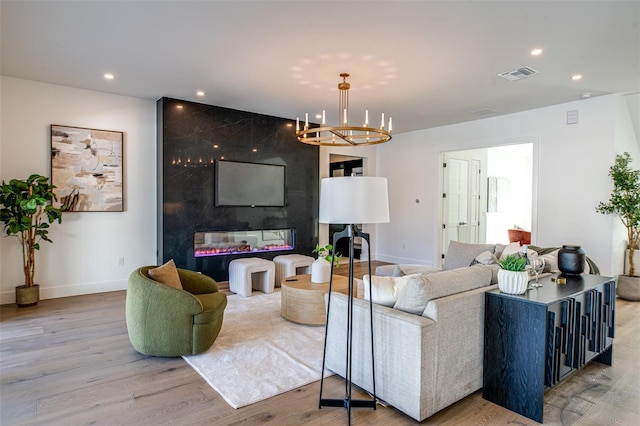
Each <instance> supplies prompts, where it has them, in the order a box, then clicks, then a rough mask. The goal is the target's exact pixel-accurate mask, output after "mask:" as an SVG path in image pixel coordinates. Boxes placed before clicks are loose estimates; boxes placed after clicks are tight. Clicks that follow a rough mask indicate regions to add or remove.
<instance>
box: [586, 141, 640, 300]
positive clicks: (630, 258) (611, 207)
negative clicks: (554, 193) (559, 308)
mask: <svg viewBox="0 0 640 426" xmlns="http://www.w3.org/2000/svg"><path fill="white" fill-rule="evenodd" d="M630 163H631V155H629V153H628V152H625V153H623V154H622V155H616V161H615V163H614V164H613V166H611V167H610V168H609V176H610V177H611V179H612V180H613V190H612V191H611V196H610V197H609V201H607V202H606V203H603V202H600V204H598V206H597V207H596V211H597V212H598V213H602V214H611V215H615V216H618V217H619V218H620V220H621V221H622V224H623V225H624V226H625V228H627V244H628V249H627V253H626V254H627V264H628V266H629V269H628V271H627V272H626V274H622V275H618V280H617V283H616V292H617V293H618V296H620V297H621V298H623V299H627V300H640V276H637V274H636V268H635V264H634V253H635V251H636V250H638V245H639V244H640V170H633V169H632V168H631V167H630V166H629V164H630Z"/></svg>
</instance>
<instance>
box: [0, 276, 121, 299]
mask: <svg viewBox="0 0 640 426" xmlns="http://www.w3.org/2000/svg"><path fill="white" fill-rule="evenodd" d="M127 282H128V281H127V280H126V279H125V280H118V281H102V282H96V283H82V284H70V285H65V286H55V287H42V286H41V287H40V300H45V299H57V298H59V297H69V296H81V295H83V294H93V293H106V292H109V291H117V290H126V289H127ZM9 303H16V293H15V290H14V291H3V292H2V293H0V304H2V305H6V304H9Z"/></svg>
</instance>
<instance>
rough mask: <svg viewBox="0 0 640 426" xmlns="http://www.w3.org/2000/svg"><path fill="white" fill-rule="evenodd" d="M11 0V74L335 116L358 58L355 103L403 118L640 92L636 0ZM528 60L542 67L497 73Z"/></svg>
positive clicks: (402, 121)
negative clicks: (344, 79)
mask: <svg viewBox="0 0 640 426" xmlns="http://www.w3.org/2000/svg"><path fill="white" fill-rule="evenodd" d="M0 14H1V28H0V31H1V32H0V36H1V54H2V56H1V63H0V66H1V73H2V75H5V76H10V77H17V78H22V79H28V80H35V81H41V82H47V83H53V84H60V85H64V86H71V87H77V88H82V89H89V90H96V91H100V92H107V93H114V94H120V95H126V96H133V97H137V98H144V99H149V100H154V101H155V100H157V99H159V98H160V97H163V96H166V97H172V98H177V99H184V100H190V101H195V102H201V103H206V104H211V105H217V106H223V107H228V108H235V109H239V110H244V111H251V112H257V113H263V114H268V115H273V116H279V117H285V118H291V119H295V118H296V117H297V116H300V117H304V113H305V112H308V113H309V114H310V118H311V119H312V118H313V116H314V114H317V113H321V111H322V110H323V109H326V110H327V121H328V123H329V124H332V123H334V122H335V121H337V109H338V92H337V84H338V82H339V81H340V78H339V76H338V75H339V74H340V73H341V72H348V73H350V74H351V77H350V78H349V80H348V81H349V82H350V83H351V92H350V93H351V95H350V115H351V117H359V116H360V115H361V116H362V120H363V121H364V110H365V109H368V110H369V114H370V116H371V117H379V116H380V114H381V113H382V112H384V113H386V115H387V117H389V116H392V117H393V128H394V132H395V133H402V132H407V131H412V130H417V129H424V128H429V127H434V126H441V125H446V124H452V123H458V122H464V121H469V120H474V119H478V118H485V117H489V116H495V115H502V114H508V113H513V112H518V111H523V110H528V109H533V108H539V107H544V106H549V105H554V104H559V103H564V102H569V101H575V100H579V99H581V98H582V97H583V96H584V97H586V96H592V97H595V96H600V95H605V94H610V93H635V92H638V91H640V24H639V21H640V1H629V2H614V1H581V2H580V1H510V2H508V1H495V2H490V1H374V2H369V1H350V2H347V1H312V0H306V1H302V0H299V1H269V0H263V1H251V2H249V1H199V2H178V1H82V2H80V1H71V2H62V1H15V2H13V1H5V0H2V1H1V2H0ZM533 48H542V49H543V53H542V54H541V55H539V56H532V55H531V53H530V52H531V50H532V49H533ZM525 66H526V67H530V68H532V69H534V70H536V71H538V72H539V74H535V75H532V76H529V77H527V78H524V79H521V80H517V81H507V80H505V79H503V78H500V77H498V74H499V73H501V72H504V71H510V70H513V69H516V68H520V67H525ZM106 72H110V73H113V74H114V76H115V78H114V79H113V80H110V81H108V80H105V79H104V78H103V74H104V73H106ZM574 74H581V75H582V76H583V77H582V79H581V80H575V81H574V80H572V79H571V77H572V75H574ZM198 90H202V91H204V92H205V95H204V96H201V97H200V96H197V95H196V91H198ZM371 121H372V122H374V120H371ZM358 124H359V123H358Z"/></svg>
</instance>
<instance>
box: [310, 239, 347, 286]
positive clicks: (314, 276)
mask: <svg viewBox="0 0 640 426" xmlns="http://www.w3.org/2000/svg"><path fill="white" fill-rule="evenodd" d="M332 250H333V246H332V245H331V244H327V245H326V246H324V247H320V245H319V244H317V245H316V248H315V249H313V252H312V253H318V259H316V260H315V262H313V263H312V264H311V282H313V283H325V282H327V281H329V280H330V279H331V262H333V265H334V266H338V265H339V264H340V259H342V255H341V254H339V253H333V254H332Z"/></svg>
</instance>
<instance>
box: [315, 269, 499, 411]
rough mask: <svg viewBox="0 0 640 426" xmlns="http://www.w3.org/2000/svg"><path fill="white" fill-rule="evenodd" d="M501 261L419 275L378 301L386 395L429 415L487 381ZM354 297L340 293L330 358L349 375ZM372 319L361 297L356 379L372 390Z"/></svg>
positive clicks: (378, 354) (378, 349) (378, 364)
mask: <svg viewBox="0 0 640 426" xmlns="http://www.w3.org/2000/svg"><path fill="white" fill-rule="evenodd" d="M497 269H498V266H497V265H475V266H471V267H463V268H459V269H452V270H447V271H441V272H433V271H430V272H431V273H429V274H427V275H423V274H420V275H413V276H411V277H409V278H407V279H406V282H405V284H406V285H405V286H404V288H403V290H402V292H401V293H400V294H399V296H398V298H397V300H396V301H395V304H394V306H383V305H379V304H374V310H373V312H374V315H373V321H374V342H375V346H374V348H375V349H374V352H375V369H376V394H377V397H378V398H379V399H381V400H383V401H385V402H387V403H389V404H390V405H392V406H393V407H395V408H397V409H398V410H400V411H402V412H404V413H406V414H407V415H409V416H411V417H413V418H414V419H416V420H418V421H422V420H424V419H425V418H427V417H430V416H431V415H433V414H434V413H436V412H437V411H439V410H441V409H443V408H445V407H447V406H449V405H451V404H453V403H454V402H456V401H458V400H460V399H462V398H464V397H465V396H467V395H469V394H471V393H473V392H475V391H476V390H478V389H480V388H481V387H482V352H483V336H484V334H483V326H484V293H485V292H486V291H487V290H491V289H494V288H497V285H494V284H495V282H496V278H495V277H496V274H497ZM359 295H362V291H360V292H359ZM374 301H375V296H374ZM347 305H348V299H347V296H345V295H343V294H340V293H332V295H331V305H330V311H329V317H328V323H327V354H326V366H327V368H328V369H329V370H332V371H334V372H336V373H337V374H339V375H341V376H343V377H344V376H345V371H344V370H345V354H346V340H347V330H346V318H347ZM369 319H370V316H369V302H368V301H365V300H363V299H360V298H358V299H354V301H353V367H352V381H353V383H354V384H356V385H358V386H360V387H361V388H363V389H365V390H367V391H369V392H372V391H373V386H372V378H371V343H370V338H371V336H370V331H369Z"/></svg>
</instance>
